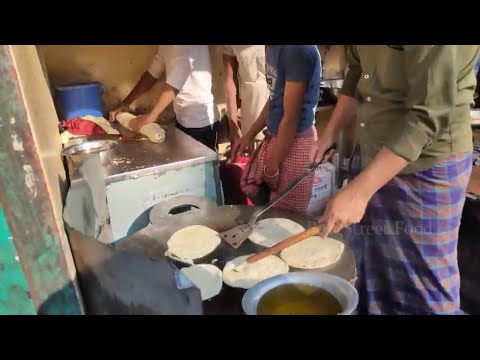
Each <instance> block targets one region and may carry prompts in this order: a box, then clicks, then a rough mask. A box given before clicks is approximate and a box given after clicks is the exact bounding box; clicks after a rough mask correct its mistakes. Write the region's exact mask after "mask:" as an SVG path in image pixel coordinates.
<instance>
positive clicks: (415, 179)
mask: <svg viewBox="0 0 480 360" xmlns="http://www.w3.org/2000/svg"><path fill="white" fill-rule="evenodd" d="M357 154H358V153H357ZM358 159H359V158H358V157H357V159H356V160H357V163H358ZM471 170H472V154H471V153H463V154H453V155H451V156H450V157H449V158H448V159H447V160H446V161H444V162H443V163H442V164H440V165H437V166H435V167H433V168H431V169H428V170H426V171H423V172H420V173H416V174H409V175H399V176H396V177H395V178H393V179H392V180H391V181H390V182H389V183H387V184H386V185H385V186H384V187H383V188H382V189H380V190H379V191H378V192H377V193H376V194H375V195H374V196H373V198H372V199H371V200H370V202H369V204H368V206H367V210H366V213H365V216H364V218H363V219H362V221H361V223H359V224H356V225H353V226H351V227H349V228H348V229H346V230H345V233H344V235H345V239H346V241H347V242H348V244H349V245H350V246H351V248H352V250H353V252H354V254H355V259H356V262H357V271H358V278H357V283H356V286H357V290H358V291H359V295H360V303H359V307H358V309H357V310H358V313H359V314H451V315H453V314H461V311H460V275H459V269H458V262H457V242H458V231H459V226H460V220H461V216H462V210H463V205H464V203H465V194H466V187H467V184H468V180H469V177H470V173H471Z"/></svg>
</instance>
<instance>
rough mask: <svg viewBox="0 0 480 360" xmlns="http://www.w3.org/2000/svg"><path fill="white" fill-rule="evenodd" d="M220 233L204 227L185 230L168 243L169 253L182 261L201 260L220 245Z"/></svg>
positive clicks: (199, 226)
mask: <svg viewBox="0 0 480 360" xmlns="http://www.w3.org/2000/svg"><path fill="white" fill-rule="evenodd" d="M220 242H221V239H220V236H219V235H218V233H217V232H216V231H214V230H212V229H210V228H208V227H206V226H203V225H193V226H188V227H186V228H183V229H182V230H179V231H177V232H176V233H174V234H173V235H172V237H171V238H170V239H169V240H168V241H167V246H168V251H169V252H170V253H171V254H173V255H174V256H177V257H179V258H181V259H191V260H195V259H200V258H202V257H204V256H207V255H208V254H210V253H211V252H213V250H215V249H216V247H217V246H218V245H219V244H220Z"/></svg>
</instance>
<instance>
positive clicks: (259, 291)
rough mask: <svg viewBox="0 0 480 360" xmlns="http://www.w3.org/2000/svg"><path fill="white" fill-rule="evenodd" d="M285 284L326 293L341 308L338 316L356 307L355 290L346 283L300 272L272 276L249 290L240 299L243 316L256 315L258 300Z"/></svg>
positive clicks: (320, 273) (334, 277) (316, 273)
mask: <svg viewBox="0 0 480 360" xmlns="http://www.w3.org/2000/svg"><path fill="white" fill-rule="evenodd" d="M286 284H304V285H310V286H314V287H318V288H321V289H324V290H326V291H328V292H329V293H330V294H332V295H333V296H335V298H336V299H337V300H338V302H339V303H340V305H341V306H342V309H343V311H342V312H341V313H340V314H339V315H351V314H352V313H353V312H354V311H355V309H356V307H357V305H358V293H357V290H356V289H355V288H354V287H353V285H352V284H350V283H349V282H348V281H346V280H344V279H342V278H340V277H338V276H334V275H330V274H326V273H323V272H319V271H308V272H305V271H301V272H290V273H288V274H284V275H277V276H274V277H272V278H270V279H267V280H264V281H261V282H259V283H258V284H257V285H255V286H254V287H252V288H251V289H249V290H248V291H247V292H246V293H245V295H244V296H243V299H242V307H243V311H244V312H245V314H247V315H257V306H258V303H259V301H260V299H261V298H262V297H263V296H264V295H265V294H266V293H267V292H269V291H270V290H272V289H274V288H277V287H279V286H281V285H286Z"/></svg>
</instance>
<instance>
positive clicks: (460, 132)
mask: <svg viewBox="0 0 480 360" xmlns="http://www.w3.org/2000/svg"><path fill="white" fill-rule="evenodd" d="M478 54H479V46H465V45H375V46H367V45H364V46H360V45H356V46H354V45H352V46H348V47H347V61H348V66H349V71H348V73H347V75H346V78H345V80H344V84H343V89H342V92H341V94H342V95H340V97H339V101H338V103H337V106H336V107H335V110H334V112H333V114H332V117H331V118H330V121H329V123H328V125H327V128H326V130H325V131H324V132H323V133H322V135H321V136H320V138H319V140H318V141H317V143H316V144H315V146H314V147H313V149H312V154H311V160H319V159H321V158H322V157H323V155H324V153H325V150H326V149H328V148H329V146H330V145H331V144H332V143H333V141H334V139H335V138H336V137H337V136H338V134H339V132H340V131H341V130H342V129H343V128H344V127H345V126H346V125H347V124H348V122H349V121H351V119H352V118H354V117H355V115H356V117H357V120H358V124H359V125H360V126H359V131H360V134H359V139H360V140H359V144H360V147H359V149H358V150H359V152H358V151H357V152H356V156H355V157H354V158H353V159H352V161H354V160H355V159H359V160H360V162H359V163H360V164H361V165H360V168H361V169H358V170H357V171H355V173H356V176H355V177H354V179H353V181H351V182H350V183H349V184H348V185H347V186H346V187H344V188H343V189H341V190H340V191H339V192H337V194H336V195H335V196H334V197H333V198H332V199H331V200H330V201H329V203H328V204H327V208H326V210H325V212H324V214H323V216H322V217H321V218H320V221H319V222H320V223H321V224H323V225H324V227H323V231H322V233H321V236H323V237H325V236H328V235H329V233H331V232H339V231H341V230H342V229H344V228H346V231H345V234H344V235H345V239H346V241H347V243H348V244H349V245H350V246H351V248H352V249H353V252H354V254H355V259H356V263H357V270H358V273H357V283H356V286H357V288H358V292H359V294H360V302H359V306H358V312H359V314H378V315H380V314H452V315H453V314H459V313H461V310H460V296H459V292H460V275H459V269H458V262H457V242H458V231H459V226H460V219H461V216H462V209H463V205H464V203H465V195H466V188H467V184H468V181H469V177H470V173H471V170H472V130H471V126H470V122H471V115H470V104H471V103H472V99H473V92H474V90H475V83H476V82H475V75H474V71H473V68H474V66H475V63H476V61H477V57H478Z"/></svg>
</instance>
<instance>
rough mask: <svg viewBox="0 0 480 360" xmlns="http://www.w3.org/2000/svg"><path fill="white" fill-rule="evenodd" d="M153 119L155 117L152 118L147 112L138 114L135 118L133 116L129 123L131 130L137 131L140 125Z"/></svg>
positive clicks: (151, 121)
mask: <svg viewBox="0 0 480 360" xmlns="http://www.w3.org/2000/svg"><path fill="white" fill-rule="evenodd" d="M154 121H155V119H152V117H151V116H150V115H149V114H145V115H139V116H137V117H136V118H133V119H132V120H130V124H129V125H130V128H131V129H132V131H134V132H136V133H139V132H140V129H141V128H142V126H144V125H147V124H150V123H153V122H154Z"/></svg>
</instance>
